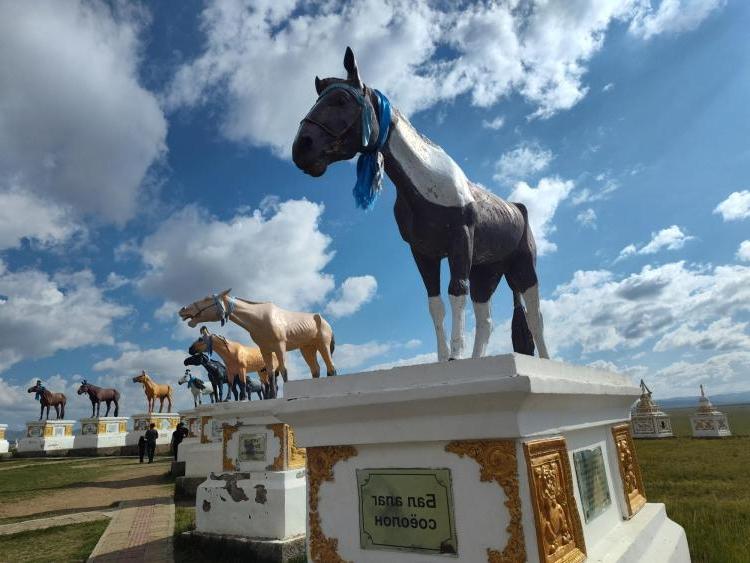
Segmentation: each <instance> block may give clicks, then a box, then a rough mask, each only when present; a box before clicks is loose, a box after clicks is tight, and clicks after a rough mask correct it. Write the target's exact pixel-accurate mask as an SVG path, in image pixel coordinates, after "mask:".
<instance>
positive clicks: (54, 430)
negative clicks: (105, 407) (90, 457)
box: [18, 420, 76, 455]
mask: <svg viewBox="0 0 750 563" xmlns="http://www.w3.org/2000/svg"><path fill="white" fill-rule="evenodd" d="M75 423H76V421H75V420H34V421H31V422H27V423H26V437H25V438H21V439H20V440H19V441H18V453H20V454H26V453H38V454H42V455H43V454H44V453H46V452H62V451H66V450H71V449H73V443H74V441H75V438H74V437H73V425H74V424H75Z"/></svg>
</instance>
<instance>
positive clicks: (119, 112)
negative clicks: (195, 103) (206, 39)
mask: <svg viewBox="0 0 750 563" xmlns="http://www.w3.org/2000/svg"><path fill="white" fill-rule="evenodd" d="M145 19H147V18H146V17H145V16H144V15H143V14H142V13H141V12H139V11H138V10H137V9H130V8H127V7H126V5H125V4H116V7H115V8H112V7H111V6H110V5H109V4H107V3H104V2H99V1H96V0H94V1H91V2H79V1H67V2H56V1H49V0H48V1H40V2H34V3H27V2H3V3H2V4H0V99H2V103H0V178H17V179H18V181H19V182H20V183H21V184H22V185H23V186H24V189H27V190H30V191H32V192H34V194H36V195H35V196H32V195H28V196H27V198H28V201H27V205H30V202H32V201H36V200H35V199H34V198H37V197H41V198H43V199H44V200H45V201H47V200H49V201H51V202H56V203H58V204H61V205H63V206H69V207H70V208H72V209H75V210H76V211H78V212H82V213H89V214H95V215H96V218H97V219H98V220H105V221H112V222H115V223H123V222H124V221H127V220H128V219H130V218H131V217H132V216H133V215H134V213H135V211H136V206H137V201H138V197H139V190H140V187H141V184H142V182H143V180H144V177H145V175H146V172H147V170H148V168H149V167H150V166H151V165H152V163H153V162H154V161H155V160H157V159H159V158H160V157H161V156H162V155H163V154H164V152H165V150H166V149H165V139H166V131H167V125H166V120H165V118H164V115H163V113H162V111H161V109H160V107H159V104H158V102H157V99H156V97H155V95H154V94H152V93H151V92H149V91H147V90H146V89H144V88H143V86H142V85H141V83H140V81H139V77H138V72H139V71H138V63H139V57H140V51H141V42H140V33H141V31H142V29H143V27H144V21H145ZM6 197H7V196H6ZM16 197H17V196H16ZM16 204H18V202H16ZM35 208H37V211H36V216H39V215H40V211H39V210H38V206H35ZM62 213H63V211H62V209H58V210H57V211H49V210H48V211H47V214H48V215H51V217H52V219H53V221H52V225H54V226H56V227H57V229H56V232H55V233H51V232H50V231H49V229H48V230H47V232H41V233H40V232H39V230H38V229H39V228H40V227H37V230H33V229H32V230H31V232H21V233H19V232H18V231H17V229H16V233H15V235H14V236H18V235H19V234H20V235H21V236H32V237H33V236H37V235H41V236H42V239H43V240H44V239H45V237H46V240H49V237H50V236H53V237H57V236H58V235H59V234H60V230H61V229H62V230H63V231H64V230H65V229H66V228H67V229H68V230H70V229H72V228H73V227H72V226H67V227H65V226H62V225H61V221H62V220H63V219H64V218H63V217H62ZM28 230H29V229H27V231H28Z"/></svg>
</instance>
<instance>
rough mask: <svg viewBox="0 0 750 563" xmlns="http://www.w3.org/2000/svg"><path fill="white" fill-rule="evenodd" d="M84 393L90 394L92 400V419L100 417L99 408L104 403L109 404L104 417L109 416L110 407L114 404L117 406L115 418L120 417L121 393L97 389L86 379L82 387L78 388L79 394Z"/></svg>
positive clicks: (114, 390) (113, 390)
mask: <svg viewBox="0 0 750 563" xmlns="http://www.w3.org/2000/svg"><path fill="white" fill-rule="evenodd" d="M84 393H88V395H89V399H91V417H92V418H93V417H95V416H100V414H99V408H100V407H101V404H102V401H104V402H105V403H107V412H106V413H105V415H104V416H109V407H110V406H111V404H112V403H114V404H115V413H114V415H113V416H119V412H120V404H119V401H120V392H119V391H118V390H117V389H105V388H103V387H97V386H96V385H92V384H91V383H89V382H87V381H86V380H85V379H84V380H83V381H82V382H81V386H80V387H79V388H78V394H79V395H83V394H84ZM94 413H96V414H94Z"/></svg>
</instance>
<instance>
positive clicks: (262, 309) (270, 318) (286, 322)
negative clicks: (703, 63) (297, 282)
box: [179, 289, 336, 382]
mask: <svg viewBox="0 0 750 563" xmlns="http://www.w3.org/2000/svg"><path fill="white" fill-rule="evenodd" d="M230 291H232V290H231V289H227V290H226V291H225V292H223V293H220V294H218V295H216V294H214V295H209V296H208V297H204V298H203V299H201V300H199V301H196V302H195V303H191V304H190V305H186V306H185V307H183V308H182V309H180V312H179V314H180V317H181V318H182V320H183V321H187V322H188V325H189V326H191V327H195V326H196V325H198V323H208V322H216V321H221V324H222V325H224V323H225V322H226V321H232V322H234V323H235V324H238V325H239V326H241V327H242V328H244V329H245V330H246V331H247V332H249V333H250V338H252V340H253V342H255V343H256V344H257V345H258V347H259V348H260V353H261V354H262V355H263V361H264V363H265V364H266V370H268V373H273V356H274V354H275V355H276V358H277V359H278V362H279V370H280V371H281V376H282V377H283V378H284V382H286V380H287V369H286V361H285V360H286V353H287V352H288V351H290V350H297V349H299V351H300V352H301V353H302V357H303V358H304V359H305V362H306V363H307V365H308V366H309V368H310V373H311V374H312V376H313V377H320V365H318V360H317V354H320V356H321V357H322V358H323V362H325V364H326V368H327V370H328V371H327V375H328V376H329V377H330V376H333V375H336V367H335V366H334V365H333V359H332V358H331V356H332V355H333V350H334V348H335V344H336V343H335V340H334V338H333V329H332V328H331V325H330V324H328V321H326V320H325V319H324V318H323V317H321V316H320V315H319V314H318V313H297V312H294V311H287V310H285V309H282V308H281V307H277V306H276V305H274V304H273V303H256V302H254V301H247V300H245V299H240V298H235V297H231V296H230V295H229V292H230ZM274 379H275V378H274Z"/></svg>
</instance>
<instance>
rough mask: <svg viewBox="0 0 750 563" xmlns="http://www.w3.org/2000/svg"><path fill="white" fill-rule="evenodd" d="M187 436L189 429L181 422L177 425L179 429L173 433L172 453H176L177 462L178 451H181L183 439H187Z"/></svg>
mask: <svg viewBox="0 0 750 563" xmlns="http://www.w3.org/2000/svg"><path fill="white" fill-rule="evenodd" d="M187 434H188V430H187V428H185V425H184V424H183V423H182V422H180V423H179V424H178V425H177V428H175V429H174V432H172V452H173V453H174V460H175V461H177V450H178V449H179V447H180V444H181V443H182V440H183V438H185V436H187Z"/></svg>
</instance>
